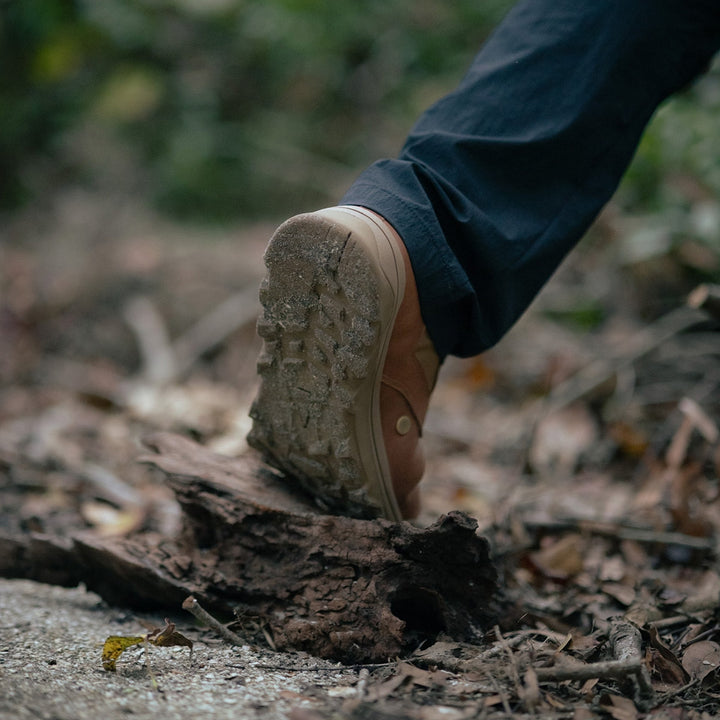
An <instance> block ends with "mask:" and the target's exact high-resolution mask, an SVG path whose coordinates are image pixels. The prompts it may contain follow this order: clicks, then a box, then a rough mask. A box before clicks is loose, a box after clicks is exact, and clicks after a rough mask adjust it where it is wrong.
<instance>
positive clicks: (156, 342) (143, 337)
mask: <svg viewBox="0 0 720 720" xmlns="http://www.w3.org/2000/svg"><path fill="white" fill-rule="evenodd" d="M123 315H124V317H125V322H126V323H127V324H128V326H129V327H130V329H131V330H132V331H133V332H134V333H135V338H136V340H137V344H138V349H139V351H140V357H141V358H142V367H143V370H142V376H143V378H144V379H146V380H148V381H149V382H151V383H157V384H161V383H166V382H169V381H170V380H172V379H173V378H174V377H175V374H176V362H175V353H174V351H173V349H172V346H171V345H170V338H169V336H168V332H167V327H166V326H165V321H164V320H163V318H162V316H161V315H160V312H159V310H158V309H157V307H156V306H155V304H154V303H153V302H152V300H150V299H149V298H147V297H136V298H133V299H132V300H130V301H129V302H128V303H127V304H126V305H125V308H124V312H123Z"/></svg>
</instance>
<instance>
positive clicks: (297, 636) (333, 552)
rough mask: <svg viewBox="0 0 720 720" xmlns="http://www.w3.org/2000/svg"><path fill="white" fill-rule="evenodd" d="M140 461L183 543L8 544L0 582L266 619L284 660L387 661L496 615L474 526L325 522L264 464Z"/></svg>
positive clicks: (201, 455) (465, 522) (171, 453)
mask: <svg viewBox="0 0 720 720" xmlns="http://www.w3.org/2000/svg"><path fill="white" fill-rule="evenodd" d="M148 445H149V447H150V448H151V449H152V450H153V451H154V452H152V453H150V454H148V455H146V456H145V457H143V458H142V461H143V462H145V463H147V464H149V465H151V466H153V467H155V468H158V469H159V470H161V471H162V472H163V473H164V474H165V475H166V476H167V482H168V484H169V485H170V487H171V488H172V489H173V491H174V492H175V494H176V497H177V499H178V501H179V503H180V506H181V508H182V513H183V518H184V529H183V531H182V533H181V536H180V537H178V538H173V539H168V538H160V537H157V536H156V535H154V536H153V535H150V534H148V533H144V534H143V533H141V534H137V535H135V536H134V537H132V538H127V539H122V540H119V539H114V540H109V539H103V540H100V539H98V538H94V537H90V536H88V535H77V536H74V537H73V538H71V539H70V540H62V539H60V538H51V537H49V536H37V535H35V536H24V537H22V538H4V539H3V538H0V574H2V575H5V576H6V577H13V576H14V577H31V578H33V579H38V580H44V581H46V582H48V581H49V582H55V583H57V584H66V585H71V584H76V583H77V582H84V583H85V584H86V585H87V586H88V588H90V589H91V590H94V591H96V592H98V593H99V594H100V595H101V596H102V597H103V598H104V599H105V600H107V601H108V602H110V603H113V604H119V605H125V606H131V607H142V608H148V607H158V608H159V607H168V606H175V607H179V606H180V605H181V603H182V601H183V600H184V599H185V598H186V597H187V596H188V595H193V596H195V597H196V598H197V599H198V600H199V601H200V602H202V603H203V605H205V606H206V607H208V608H209V609H211V610H213V611H215V612H218V613H232V612H236V613H240V614H245V613H246V614H249V615H251V616H253V617H260V618H261V619H262V621H263V623H264V624H265V627H266V629H267V630H268V632H269V633H270V635H271V637H272V640H273V642H274V644H275V646H276V648H277V649H278V650H290V649H300V650H305V651H307V652H310V653H312V654H314V655H318V656H321V657H328V658H335V659H338V660H342V661H345V662H369V661H373V662H374V661H380V660H385V659H387V658H390V657H395V656H397V655H398V654H402V653H404V652H407V651H408V650H412V649H415V648H416V647H417V645H418V644H419V643H420V642H422V641H433V640H434V639H435V638H436V637H437V636H438V635H439V634H440V633H444V634H445V635H447V636H449V637H451V638H452V639H454V640H463V641H477V640H478V639H479V638H480V636H481V634H482V632H483V631H484V630H485V629H486V628H487V627H488V626H489V625H490V624H491V622H492V620H493V617H494V597H495V593H496V590H497V573H496V570H495V568H494V566H493V564H492V561H491V559H490V555H489V547H488V543H487V541H486V540H485V538H483V537H481V536H479V535H478V534H477V523H476V522H475V520H473V519H472V518H470V517H468V516H467V515H464V514H462V513H450V514H448V515H446V516H444V517H442V518H440V519H439V520H438V521H437V522H436V523H435V524H434V525H432V526H431V527H428V528H424V529H421V528H417V527H415V526H413V525H411V524H410V523H407V522H402V523H395V522H390V521H386V520H356V519H353V518H348V517H343V516H335V515H325V514H320V513H319V512H318V510H317V509H316V508H315V507H314V506H313V504H312V501H311V500H310V499H309V498H306V497H303V496H301V495H300V494H296V493H295V492H293V491H292V490H290V489H289V488H288V486H287V485H286V484H285V483H284V482H283V481H282V479H281V477H280V476H279V475H278V474H276V473H274V472H273V471H271V470H269V469H268V468H266V467H265V466H263V465H262V464H261V463H260V461H259V460H258V459H253V458H247V457H246V458H241V459H231V458H225V457H222V456H219V455H216V454H214V453H212V452H210V451H208V450H207V449H205V448H203V447H201V446H200V445H198V444H196V443H194V442H192V441H190V440H188V439H186V438H183V437H180V436H177V435H171V434H158V435H155V436H153V437H152V438H151V439H150V440H149V443H148Z"/></svg>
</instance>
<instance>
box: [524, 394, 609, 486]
mask: <svg viewBox="0 0 720 720" xmlns="http://www.w3.org/2000/svg"><path fill="white" fill-rule="evenodd" d="M597 437H598V427H597V423H596V422H595V419H594V418H593V416H592V415H591V413H590V411H589V410H588V409H587V408H586V407H585V406H584V405H572V406H570V407H567V408H563V409H562V410H557V411H555V412H553V413H550V414H549V415H546V416H545V417H544V418H543V419H542V420H541V421H540V422H539V423H538V426H537V429H536V431H535V436H534V438H533V441H532V445H531V446H530V451H529V460H530V464H531V465H532V467H533V468H534V469H535V470H536V471H537V472H539V473H541V474H542V473H547V472H561V473H567V474H570V473H571V472H572V471H573V470H574V469H575V467H576V466H577V464H578V461H579V460H580V458H581V457H582V456H583V455H584V454H585V453H587V452H588V450H589V449H590V448H591V447H592V445H593V444H594V443H595V442H597Z"/></svg>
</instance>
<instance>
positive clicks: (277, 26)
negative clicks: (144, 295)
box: [0, 0, 510, 218]
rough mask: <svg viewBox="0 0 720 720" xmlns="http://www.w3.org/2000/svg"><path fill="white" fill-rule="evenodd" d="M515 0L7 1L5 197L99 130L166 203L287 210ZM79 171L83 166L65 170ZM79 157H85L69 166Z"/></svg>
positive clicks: (388, 137) (355, 158) (0, 128)
mask: <svg viewBox="0 0 720 720" xmlns="http://www.w3.org/2000/svg"><path fill="white" fill-rule="evenodd" d="M509 5H510V0H485V2H482V3H478V2H477V1H476V0H454V1H453V2H452V3H448V2H446V0H402V1H398V2H387V0H364V1H363V2H356V1H355V0H353V1H351V0H333V2H320V1H319V0H75V2H70V1H69V0H22V2H21V1H20V0H9V1H8V0H5V1H4V2H2V0H0V13H2V14H1V15H0V42H1V43H2V44H1V48H2V49H1V50H0V57H2V60H3V61H4V63H3V67H4V68H13V71H12V73H7V72H5V73H4V77H3V80H2V81H1V84H0V103H2V106H3V113H2V118H1V119H0V122H1V123H2V125H0V138H1V139H0V164H1V165H2V169H3V173H2V178H3V179H2V181H1V182H2V183H3V185H2V198H3V201H4V202H5V203H6V204H8V203H13V202H17V201H18V200H19V199H20V198H21V196H22V189H23V179H24V175H25V168H26V165H27V163H28V160H29V159H31V158H33V157H35V156H37V155H38V154H40V153H53V152H54V153H55V157H56V158H58V157H60V156H62V158H63V161H64V162H65V164H69V165H71V166H72V165H73V164H74V163H75V164H77V163H79V164H80V165H82V162H81V161H80V160H78V158H77V157H73V156H72V154H70V155H68V153H67V152H65V153H64V155H63V154H62V153H59V152H58V148H62V147H64V145H63V142H64V139H65V138H66V137H67V134H68V133H69V132H70V131H72V130H73V129H77V128H84V129H86V130H87V128H88V127H94V128H96V130H97V129H99V131H100V132H101V134H102V135H103V136H104V137H106V138H107V137H110V138H112V139H113V141H114V142H118V143H121V146H124V147H126V148H127V150H128V153H129V155H132V156H133V157H136V158H138V162H139V164H140V166H141V167H142V168H143V170H144V171H145V173H146V174H147V176H148V181H147V186H148V188H150V190H151V192H152V193H153V194H154V195H155V199H156V200H157V201H158V202H159V203H160V205H161V206H162V207H164V208H166V209H168V210H170V211H172V212H175V213H179V214H185V215H191V216H195V217H204V218H227V217H233V216H237V215H239V214H241V213H248V212H251V213H260V212H267V211H270V210H278V211H280V210H282V211H285V210H286V209H288V207H289V206H293V205H300V204H302V203H306V202H310V201H312V200H315V201H317V200H319V199H322V200H327V199H328V198H329V197H331V196H332V195H333V194H339V192H341V191H342V187H341V186H342V185H343V184H344V183H345V182H347V179H348V177H350V176H351V175H352V173H354V171H355V168H357V167H358V166H359V165H362V164H365V163H367V162H369V161H370V160H372V159H374V158H375V157H377V156H378V155H382V154H388V153H395V152H396V151H397V149H398V146H399V144H400V142H401V139H402V137H403V136H404V133H405V132H406V131H407V129H408V127H409V125H410V123H411V122H412V120H413V119H414V118H415V116H416V115H417V114H418V113H419V112H420V111H421V110H422V109H423V108H424V107H425V106H426V105H427V104H428V103H429V102H431V101H432V100H433V99H435V98H436V97H437V96H439V95H440V93H441V92H443V91H445V90H446V89H448V88H449V87H451V86H452V84H453V83H454V82H455V81H456V80H457V79H458V78H459V77H460V75H461V73H462V71H463V69H464V68H465V67H466V66H467V64H468V63H469V61H470V59H471V57H472V55H473V54H474V53H475V51H476V50H477V48H478V45H479V43H480V41H481V39H482V38H483V37H484V36H485V35H486V34H487V33H488V32H489V31H490V29H492V27H494V25H495V24H496V23H497V22H498V20H499V19H500V17H501V16H502V14H503V13H504V12H505V11H506V10H507V8H508V7H509ZM69 169H73V168H72V167H70V168H69ZM74 170H75V171H76V172H77V171H81V172H84V171H86V168H83V167H75V168H74Z"/></svg>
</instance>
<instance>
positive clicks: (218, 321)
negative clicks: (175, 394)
mask: <svg viewBox="0 0 720 720" xmlns="http://www.w3.org/2000/svg"><path fill="white" fill-rule="evenodd" d="M258 308H259V304H258V293H257V288H256V287H255V286H254V285H253V286H252V287H249V288H246V289H245V290H241V291H240V292H238V293H235V294H234V295H231V296H230V297H229V298H227V299H225V300H223V301H222V302H221V303H220V304H219V305H218V306H217V307H215V308H214V309H213V310H211V311H210V312H209V313H208V314H207V315H205V316H204V317H202V318H200V320H198V321H197V322H196V323H195V324H194V325H193V326H192V327H191V328H190V329H189V330H187V331H186V332H185V333H184V334H183V335H181V336H180V337H179V338H178V339H177V340H175V342H174V343H173V344H172V350H173V354H174V356H175V376H180V375H183V374H184V373H186V372H187V371H188V370H189V369H190V367H191V366H192V365H193V363H194V362H195V361H196V360H197V359H198V358H199V357H200V356H201V355H202V354H203V353H204V352H207V351H208V350H210V349H211V348H213V347H214V346H215V345H218V344H220V343H221V342H222V341H223V340H224V339H225V338H226V337H227V336H228V335H230V333H232V332H234V331H235V330H237V329H238V328H240V327H242V326H243V325H246V324H247V323H249V322H254V321H255V319H256V318H257V315H258Z"/></svg>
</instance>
